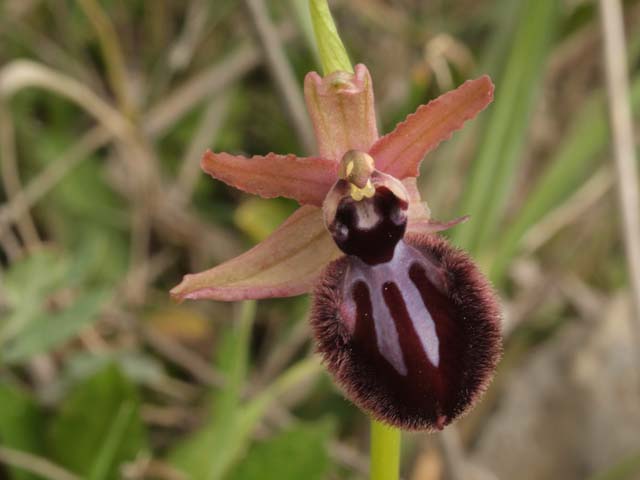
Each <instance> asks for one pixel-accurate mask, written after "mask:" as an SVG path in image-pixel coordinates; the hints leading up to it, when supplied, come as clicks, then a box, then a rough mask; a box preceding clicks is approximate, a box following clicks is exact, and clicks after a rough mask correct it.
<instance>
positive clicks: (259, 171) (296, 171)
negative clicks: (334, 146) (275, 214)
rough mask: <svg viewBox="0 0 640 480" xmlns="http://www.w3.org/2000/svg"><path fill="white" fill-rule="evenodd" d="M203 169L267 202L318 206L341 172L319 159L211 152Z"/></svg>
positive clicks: (324, 160)
mask: <svg viewBox="0 0 640 480" xmlns="http://www.w3.org/2000/svg"><path fill="white" fill-rule="evenodd" d="M200 165H201V167H202V169H203V170H204V171H205V172H207V173H208V174H209V175H211V176H212V177H214V178H217V179H218V180H221V181H223V182H225V183H226V184H228V185H231V186H232V187H235V188H238V189H240V190H243V191H245V192H249V193H254V194H256V195H260V196H261V197H264V198H273V197H287V198H293V199H295V200H297V201H298V202H300V203H302V204H311V205H317V206H320V205H322V201H323V200H324V197H325V196H326V194H327V192H328V191H329V189H330V188H331V186H332V185H333V183H334V182H335V181H336V168H337V167H336V165H335V163H334V162H333V161H331V160H327V159H325V158H319V157H309V158H304V157H303V158H301V157H296V156H295V155H293V154H290V155H278V154H275V153H269V154H268V155H266V156H259V155H256V156H253V157H251V158H247V157H241V156H238V155H230V154H228V153H213V152H211V151H210V150H207V151H206V152H205V154H204V155H203V157H202V161H201V162H200Z"/></svg>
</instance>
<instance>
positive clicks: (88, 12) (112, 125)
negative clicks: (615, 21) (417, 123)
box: [0, 0, 640, 480]
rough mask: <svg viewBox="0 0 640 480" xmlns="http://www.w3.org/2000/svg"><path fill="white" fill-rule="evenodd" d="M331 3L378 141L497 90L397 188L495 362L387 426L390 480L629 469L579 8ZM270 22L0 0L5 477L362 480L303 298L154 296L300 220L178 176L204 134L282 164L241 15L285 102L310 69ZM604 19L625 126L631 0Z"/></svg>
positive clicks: (343, 407) (288, 128)
mask: <svg viewBox="0 0 640 480" xmlns="http://www.w3.org/2000/svg"><path fill="white" fill-rule="evenodd" d="M331 6H332V9H333V12H334V16H335V18H336V21H337V24H338V26H339V28H340V30H341V34H342V37H343V40H344V43H345V45H346V46H347V49H348V50H349V52H350V55H351V58H352V60H353V61H354V63H356V62H357V63H366V64H367V66H368V67H369V69H370V71H371V73H372V76H373V79H374V83H375V92H376V102H377V106H378V113H379V120H380V125H381V127H382V131H383V132H387V131H390V130H391V129H392V128H393V126H394V125H395V124H396V123H397V122H398V121H400V120H402V119H403V118H404V117H405V116H406V115H407V114H408V113H410V112H412V111H414V110H415V109H416V107H417V106H418V105H420V104H422V103H425V102H427V101H428V100H430V99H432V98H434V97H436V96H438V95H439V94H441V93H443V92H445V91H447V90H449V89H451V88H454V87H456V86H457V85H459V84H460V83H462V81H464V80H465V79H467V78H471V77H475V76H478V75H480V74H481V73H489V74H490V75H491V76H492V78H493V79H494V81H495V83H496V100H495V102H494V103H493V105H492V106H491V107H490V108H489V109H487V110H486V111H485V112H483V113H482V114H481V115H480V116H479V118H478V119H477V120H475V121H473V122H471V123H470V124H468V125H467V126H466V127H465V129H464V130H463V131H461V132H458V133H457V134H456V135H455V136H454V137H453V138H452V139H451V140H450V141H448V142H446V143H445V144H443V145H442V146H441V147H440V148H439V149H438V150H437V151H436V152H433V153H431V154H430V155H429V156H428V160H427V161H426V162H424V164H423V174H422V176H421V177H420V182H421V185H420V187H421V190H422V192H423V197H424V198H425V199H426V200H427V201H428V202H429V206H430V208H431V210H432V213H433V215H434V217H435V218H438V219H443V220H444V219H449V218H452V217H455V216H460V215H464V214H467V213H469V214H471V215H472V220H471V221H470V222H468V223H467V224H465V225H463V226H461V227H457V228H456V229H454V230H452V231H451V232H449V236H450V237H451V238H452V241H453V242H454V243H456V244H458V245H460V246H463V247H465V248H466V249H468V250H469V251H470V252H471V253H472V254H473V255H474V256H475V257H476V258H477V259H478V261H479V263H480V264H481V266H482V268H483V270H484V271H485V272H487V274H488V275H489V276H490V278H491V279H492V281H493V282H494V284H495V285H496V287H497V288H498V290H499V291H500V293H501V297H502V300H503V304H504V309H505V321H504V331H505V355H504V359H503V361H502V363H501V365H500V368H499V371H498V373H497V376H496V379H495V381H494V383H493V384H492V386H491V388H490V390H489V392H488V393H487V395H486V396H485V397H484V399H483V401H482V402H481V403H480V405H479V406H478V407H477V408H476V409H475V410H474V411H473V412H472V413H470V414H469V415H468V416H467V417H465V418H464V419H462V420H461V421H459V422H458V423H457V424H456V427H455V428H447V429H446V430H445V432H444V433H443V434H436V435H425V434H411V435H405V441H404V445H403V461H402V476H403V478H405V479H411V480H432V479H433V480H436V479H454V480H461V479H464V480H467V479H470V480H473V479H496V478H497V479H503V480H512V479H525V480H528V479H531V480H534V479H554V480H555V479H563V480H572V479H593V480H596V479H597V480H605V479H610V480H613V479H634V478H635V479H637V478H640V382H639V378H640V369H639V368H638V361H639V358H640V356H639V355H638V351H639V350H638V348H639V344H638V342H637V341H636V340H637V337H634V335H633V334H632V329H631V327H630V325H631V324H632V322H633V321H637V320H638V319H637V318H634V315H633V314H632V311H633V310H632V308H631V305H632V301H631V296H630V294H629V288H628V287H629V281H628V276H627V265H626V263H627V262H626V258H625V254H624V249H623V241H622V234H621V221H622V219H621V215H620V213H619V208H618V203H617V198H616V195H615V175H614V169H613V161H612V158H611V154H610V151H611V149H610V147H611V145H610V143H611V142H610V132H609V127H608V118H607V109H606V92H605V87H604V86H605V82H604V72H603V52H602V33H601V23H600V19H599V11H598V5H597V2H595V1H587V0H562V1H560V0H482V1H480V0H451V1H443V0H441V1H420V0H350V1H347V0H341V1H337V0H336V1H334V2H331ZM265 12H266V14H265ZM265 12H263V15H260V14H258V15H256V13H255V10H253V11H252V10H251V9H248V8H247V5H246V2H242V1H234V0H188V1H183V0H155V1H150V0H147V1H144V0H75V1H74V0H0V167H1V171H0V172H1V176H2V185H1V186H0V201H1V202H2V203H1V204H0V248H1V252H2V254H1V269H0V478H1V479H5V478H6V479H12V480H33V479H51V480H73V479H91V480H108V479H129V480H133V479H172V480H173V479H193V480H218V479H220V480H222V479H229V480H250V479H278V480H288V479H292V480H293V479H300V478H304V479H305V480H315V479H318V480H320V479H363V478H366V470H367V463H368V460H367V448H368V446H367V442H368V421H367V419H366V417H365V416H364V415H362V414H361V413H360V412H359V411H358V410H357V409H356V408H355V407H353V406H352V405H351V404H349V403H348V402H347V401H345V400H344V399H343V397H342V396H341V395H340V393H339V392H338V391H337V389H336V387H335V386H333V384H332V383H331V381H330V379H329V378H328V376H327V375H326V373H325V372H324V370H323V369H322V367H321V366H319V364H318V360H317V359H316V358H315V357H314V356H313V345H312V342H311V340H310V338H309V328H308V324H307V314H308V306H309V300H308V298H306V297H297V298H291V299H279V300H268V301H260V302H258V303H257V306H256V304H254V303H243V304H237V305H234V304H224V303H216V302H188V303H185V304H182V305H176V304H172V303H171V302H170V301H169V297H168V290H169V289H170V288H171V287H172V286H174V285H175V284H177V283H178V282H179V280H180V279H181V277H182V275H183V274H185V273H187V272H194V271H200V270H203V269H205V268H209V267H210V266H212V265H214V264H216V263H218V262H221V261H223V260H225V259H227V258H230V257H231V256H233V255H235V254H237V253H239V252H241V251H243V250H245V249H247V248H248V247H250V246H251V245H252V244H254V243H255V242H257V241H259V240H260V239H262V238H264V237H265V236H266V235H268V233H269V232H270V231H272V230H273V229H274V228H275V227H276V226H277V225H278V224H279V223H280V222H282V220H283V219H284V218H286V217H287V215H289V214H290V213H291V212H292V211H293V210H294V209H295V208H296V204H295V203H294V202H292V201H288V200H283V199H275V200H261V199H258V198H256V197H250V196H248V195H245V194H243V193H241V192H239V191H236V190H233V189H231V188H229V187H227V186H226V185H224V184H222V183H220V182H216V181H213V180H212V179H211V178H209V177H208V176H206V175H204V174H203V173H201V172H200V170H199V158H200V155H201V153H202V152H203V151H204V150H205V149H206V148H208V147H211V148H215V149H216V150H219V151H229V152H234V153H242V154H264V153H266V152H269V151H274V152H293V153H298V154H304V153H305V141H304V126H301V125H293V123H292V121H291V115H290V114H289V113H290V112H289V111H288V109H287V108H286V106H285V105H286V98H285V97H287V95H282V94H281V92H282V90H281V89H279V88H278V85H277V82H274V80H273V76H272V75H271V73H272V71H273V68H272V67H273V65H272V64H270V62H269V60H268V59H267V57H266V56H265V55H264V52H263V50H262V46H263V45H264V41H263V39H260V38H259V37H258V34H257V30H258V29H256V25H257V24H258V23H259V22H263V23H264V22H267V24H268V25H270V26H271V27H272V28H273V29H274V31H275V32H277V36H278V38H279V41H278V43H279V45H280V47H279V51H280V52H281V53H284V54H285V58H286V60H287V62H286V64H285V67H286V68H287V69H291V72H292V73H293V75H294V77H295V78H296V80H297V85H296V86H295V87H296V88H298V89H300V88H301V85H302V79H303V77H304V75H305V73H306V72H307V71H309V70H317V69H318V68H319V67H318V66H317V62H316V57H315V54H314V50H313V48H312V42H311V41H310V40H311V38H312V32H311V30H310V23H309V19H308V18H307V17H308V12H307V5H306V0H278V1H275V0H271V1H267V2H266V9H265ZM624 16H625V22H626V31H627V40H628V41H627V44H628V52H619V54H620V55H628V59H629V65H630V70H631V71H630V75H631V88H632V95H631V96H632V99H631V102H632V104H633V105H632V106H633V109H634V112H636V113H637V112H638V110H639V109H640V2H638V1H637V0H629V1H626V2H624ZM279 92H280V93H279ZM288 96H289V97H291V96H292V97H293V98H294V101H295V98H297V96H296V95H295V92H291V91H289V95H288ZM636 118H637V117H636ZM638 125H640V123H637V124H636V131H638ZM306 153H310V152H306ZM636 213H637V212H636Z"/></svg>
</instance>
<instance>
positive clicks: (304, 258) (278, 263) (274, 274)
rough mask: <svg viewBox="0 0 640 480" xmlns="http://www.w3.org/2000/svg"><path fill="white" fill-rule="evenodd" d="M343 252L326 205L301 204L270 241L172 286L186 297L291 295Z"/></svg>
mask: <svg viewBox="0 0 640 480" xmlns="http://www.w3.org/2000/svg"><path fill="white" fill-rule="evenodd" d="M338 256H340V251H339V250H338V248H337V247H336V246H335V244H334V243H333V239H332V238H331V236H330V235H329V233H328V232H327V230H326V228H325V227H324V224H323V221H322V210H321V209H319V208H317V207H312V206H305V207H301V208H299V209H298V210H296V212H294V213H293V215H291V216H290V217H289V218H288V219H287V221H286V222H284V223H283V224H282V225H281V226H280V227H279V228H278V229H277V230H276V231H275V232H273V233H272V234H271V235H270V236H269V237H268V238H267V239H266V240H264V241H263V242H261V243H259V244H258V245H256V246H255V247H253V248H252V249H251V250H249V251H248V252H246V253H244V254H243V255H240V256H239V257H236V258H234V259H232V260H229V261H228V262H226V263H223V264H222V265H218V266H217V267H215V268H212V269H211V270H207V271H205V272H201V273H196V274H193V275H186V276H185V277H184V279H183V280H182V283H180V285H178V286H177V287H175V288H174V289H173V290H171V296H172V297H173V298H174V299H176V300H178V301H182V300H184V299H201V298H209V299H213V300H225V301H232V300H244V299H249V298H267V297H289V296H293V295H300V294H302V293H305V292H307V291H309V290H310V289H311V288H312V287H313V285H314V283H315V281H316V279H317V277H318V276H319V274H320V272H321V271H322V270H323V268H324V267H326V265H327V264H328V263H329V262H330V261H332V260H334V259H335V258H337V257H338Z"/></svg>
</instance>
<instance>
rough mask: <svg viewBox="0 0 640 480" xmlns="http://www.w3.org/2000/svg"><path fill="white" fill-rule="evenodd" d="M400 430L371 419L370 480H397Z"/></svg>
mask: <svg viewBox="0 0 640 480" xmlns="http://www.w3.org/2000/svg"><path fill="white" fill-rule="evenodd" d="M399 473H400V430H398V429H397V428H393V427H389V426H388V425H384V424H382V423H380V422H377V421H375V420H373V419H371V480H397V479H398V478H399Z"/></svg>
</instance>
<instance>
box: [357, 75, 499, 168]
mask: <svg viewBox="0 0 640 480" xmlns="http://www.w3.org/2000/svg"><path fill="white" fill-rule="evenodd" d="M492 100H493V83H492V82H491V79H490V78H489V77H488V76H487V75H484V76H482V77H480V78H478V79H476V80H469V81H467V82H465V83H463V84H462V85H461V86H460V87H458V88H457V89H455V90H452V91H450V92H447V93H445V94H443V95H440V96H439V97H438V98H436V99H435V100H432V101H431V102H429V103H428V104H426V105H422V106H421V107H419V108H418V110H416V112H415V113H413V114H411V115H409V116H408V117H407V118H406V120H405V121H404V122H402V123H400V124H398V125H397V126H396V128H395V130H394V131H393V132H391V133H389V134H387V135H385V136H384V137H382V138H380V140H378V141H377V142H376V143H375V145H373V147H372V148H371V150H370V151H369V153H370V154H371V156H372V157H373V158H375V160H376V168H378V169H379V170H382V171H383V172H386V173H388V174H389V175H393V176H394V177H397V178H400V179H404V178H406V177H416V176H418V174H419V171H418V167H419V166H420V162H422V159H423V158H424V156H425V155H426V154H427V153H428V152H430V151H431V150H433V149H434V148H436V147H437V146H438V144H439V143H440V142H442V141H443V140H447V139H448V138H450V137H451V135H452V133H453V132H454V131H456V130H458V129H460V128H462V126H463V125H464V122H465V121H467V120H470V119H472V118H473V117H475V116H476V115H477V114H478V113H479V112H481V111H482V110H483V109H484V108H485V107H486V106H487V105H488V104H489V103H491V101H492Z"/></svg>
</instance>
